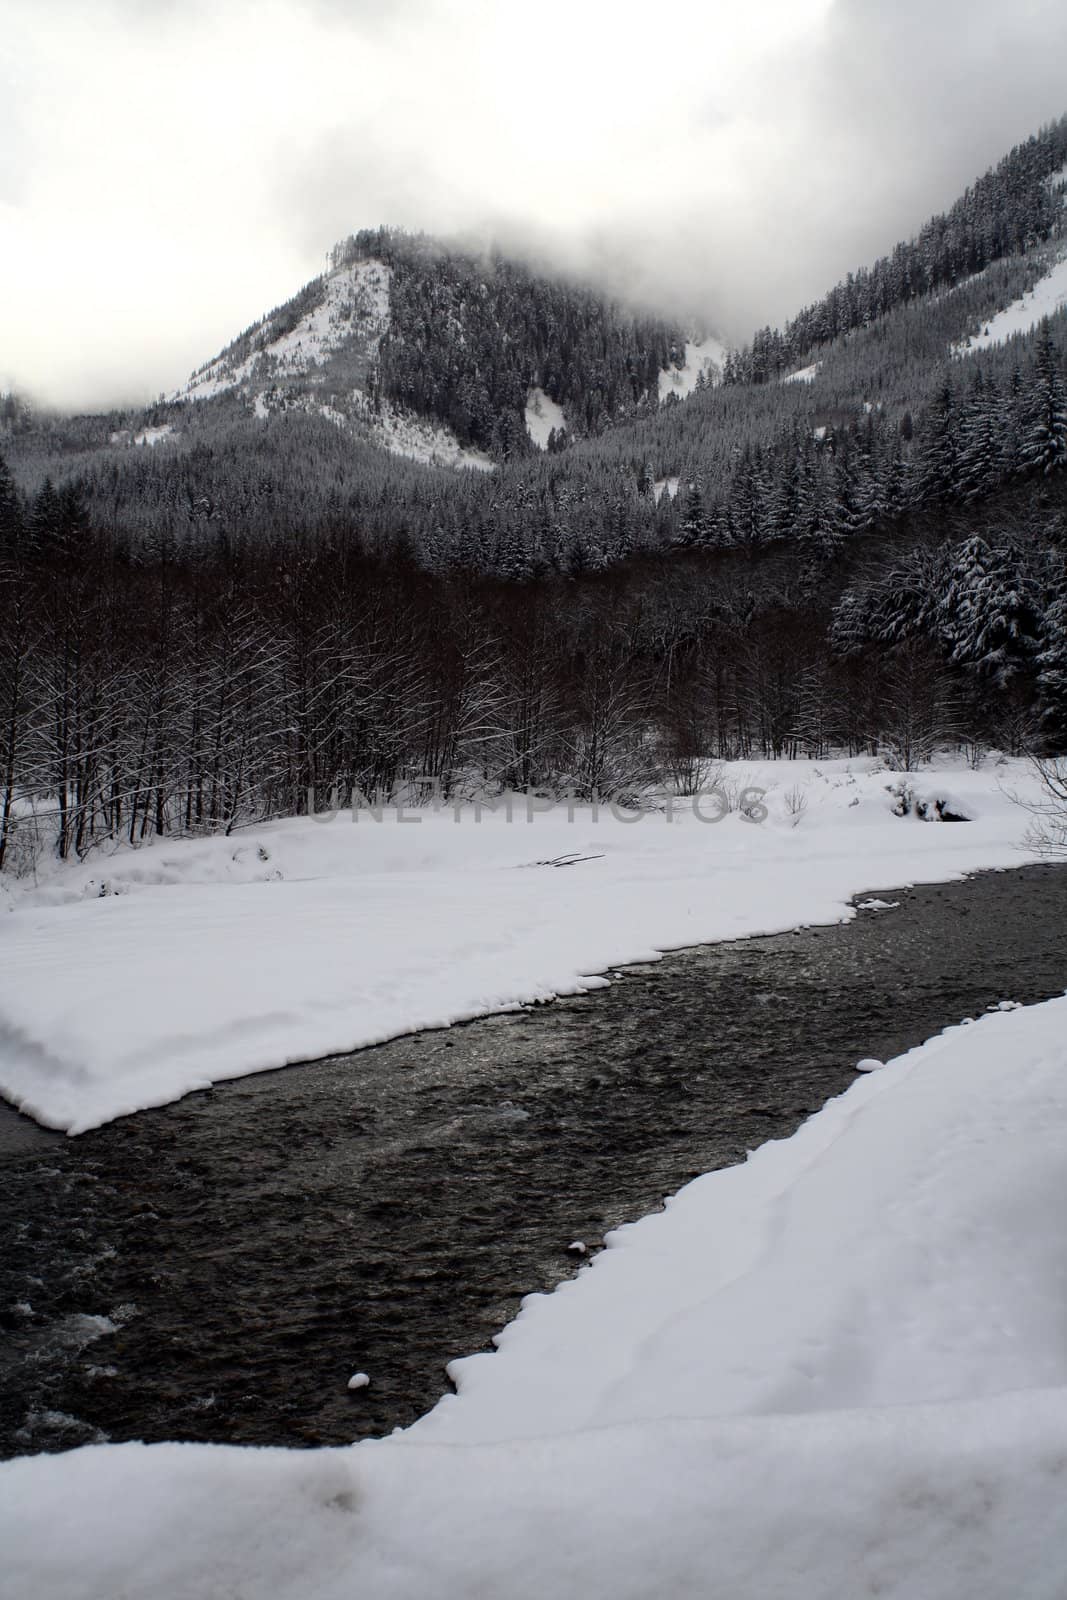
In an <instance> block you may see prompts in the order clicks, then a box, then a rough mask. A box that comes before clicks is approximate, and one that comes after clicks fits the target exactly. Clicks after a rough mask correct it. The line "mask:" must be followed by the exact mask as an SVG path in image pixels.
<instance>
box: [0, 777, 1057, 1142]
mask: <svg viewBox="0 0 1067 1600" xmlns="http://www.w3.org/2000/svg"><path fill="white" fill-rule="evenodd" d="M721 779H722V784H723V788H724V792H727V791H728V792H729V794H731V795H732V796H733V797H734V800H735V801H736V799H737V797H738V795H739V793H740V790H741V789H743V788H744V787H746V786H758V787H765V788H766V789H767V791H768V793H767V795H766V798H765V802H764V803H765V805H766V809H767V813H768V815H767V819H766V821H764V822H762V823H757V822H752V821H749V820H748V819H747V818H746V817H744V816H743V815H741V814H740V812H739V811H737V810H736V809H734V810H731V811H730V812H729V814H727V815H725V816H723V817H722V820H721V821H718V822H715V821H710V820H706V821H702V820H701V815H702V816H703V817H705V818H709V819H710V818H715V817H718V816H721V815H722V810H723V806H722V803H721V802H720V801H718V800H716V799H715V798H714V797H711V798H709V797H708V796H705V797H704V798H703V799H702V800H700V801H698V802H697V803H696V805H694V802H692V801H684V800H681V801H676V802H675V803H674V817H673V820H672V821H668V819H667V816H666V815H665V814H664V813H663V812H662V811H653V812H649V813H640V812H634V811H617V812H615V813H613V812H612V810H611V809H610V808H607V807H602V808H601V809H600V811H599V814H598V815H594V814H593V813H592V811H591V810H590V808H589V807H588V806H576V807H573V808H570V809H568V807H566V806H565V805H559V806H555V807H553V808H551V809H549V810H547V811H542V810H539V809H537V806H538V805H540V804H541V802H537V804H536V805H534V806H529V808H528V802H527V801H526V799H525V798H524V797H521V796H520V797H516V799H515V800H514V805H513V813H512V820H511V821H510V822H509V821H508V819H507V817H506V815H505V814H504V813H503V811H502V810H497V811H495V812H490V811H487V810H483V811H481V812H478V811H477V809H476V808H474V807H466V808H464V809H461V811H460V812H459V813H454V812H453V811H451V810H447V809H446V810H442V811H440V812H438V813H436V814H435V813H434V812H432V811H431V810H429V809H428V808H427V809H423V810H419V811H410V810H409V811H400V812H397V811H396V810H393V811H391V812H386V813H385V815H384V817H383V819H382V820H381V821H374V820H373V819H372V817H371V816H370V815H369V814H368V813H366V812H363V813H360V814H358V820H356V821H353V820H352V818H351V814H349V813H343V814H342V815H340V816H337V817H336V818H334V819H333V820H330V819H329V818H317V819H296V820H291V821H285V822H277V823H272V824H268V825H266V826H263V827H259V828H255V829H251V830H248V831H247V832H240V833H237V834H235V835H233V836H232V837H230V838H211V839H205V840H199V841H192V840H185V841H168V840H161V841H158V842H156V843H154V844H152V845H151V846H147V847H143V848H140V849H136V850H131V849H122V850H119V851H117V852H116V853H115V854H113V855H112V856H110V857H105V856H103V855H94V856H91V857H90V858H89V860H87V861H86V862H85V863H83V864H80V865H71V866H67V867H65V868H60V867H59V866H58V864H57V865H56V867H55V870H53V871H52V872H51V873H49V874H46V875H44V876H43V878H42V880H41V881H40V882H39V883H38V884H37V885H36V886H35V887H32V886H19V885H16V886H15V891H14V892H11V891H10V889H9V891H8V892H9V899H8V905H9V914H7V915H5V916H0V972H2V973H3V980H2V983H0V1094H2V1095H3V1096H4V1097H5V1098H7V1099H8V1100H10V1101H11V1102H12V1104H14V1105H16V1106H18V1107H19V1108H20V1109H22V1110H24V1111H26V1112H27V1113H28V1114H29V1115H31V1116H34V1117H36V1118H37V1119H38V1120H39V1121H40V1122H42V1123H44V1124H46V1125H47V1126H50V1127H55V1128H61V1129H63V1130H65V1131H66V1132H68V1133H80V1132H84V1131H85V1130H87V1129H89V1128H93V1127H97V1126H99V1125H100V1124H101V1123H104V1122H108V1121H110V1120H111V1119H113V1118H114V1117H117V1116H122V1115H125V1114H127V1113H130V1112H133V1111H136V1110H139V1109H142V1108H144V1107H147V1106H154V1105H163V1104H166V1103H167V1102H168V1101H171V1100H176V1099H179V1098H180V1097H181V1096H182V1095H184V1094H188V1093H190V1092H191V1091H193V1090H196V1089H202V1088H205V1087H207V1086H208V1085H209V1084H211V1083H214V1082H217V1081H219V1080H220V1079H224V1078H233V1077H239V1076H241V1075H243V1074H245V1073H250V1072H257V1071H261V1070H263V1069H265V1068H269V1067H282V1066H286V1065H288V1064H291V1063H294V1062H299V1061H306V1060H310V1059H314V1058H316V1057H320V1056H323V1055H327V1054H331V1053H334V1052H338V1051H345V1050H351V1049H355V1048H356V1047H358V1046H362V1045H368V1044H374V1043H378V1042H381V1041H382V1040H385V1039H388V1038H392V1037H395V1036H396V1035H398V1034H402V1033H407V1032H413V1031H415V1030H417V1029H420V1028H427V1027H443V1026H447V1025H449V1024H451V1023H454V1022H458V1021H462V1020H466V1019H469V1018H471V1017H474V1016H480V1015H484V1014H485V1013H487V1012H490V1011H496V1010H501V1009H507V1008H510V1007H514V1006H516V1005H520V1004H523V1003H529V1002H533V1001H540V1000H547V999H549V998H551V997H553V996H555V995H560V994H573V993H580V992H582V991H584V990H587V989H590V988H593V987H596V986H599V985H601V984H603V983H605V982H607V981H609V980H607V979H605V978H603V977H600V976H598V974H601V973H603V972H605V971H608V970H610V969H611V968H612V967H615V966H618V965H619V964H620V963H623V962H629V961H646V960H651V959H655V958H656V957H657V955H658V954H659V953H660V952H662V951H664V950H669V949H677V948H680V947H683V946H685V945H691V944H697V943H702V942H705V941H711V940H717V939H732V938H739V937H742V936H745V935H749V934H757V933H772V932H780V931H783V930H787V929H789V928H792V927H795V926H798V925H800V924H803V923H832V922H838V921H842V920H846V919H848V918H849V917H851V916H853V915H855V911H854V910H853V909H852V908H851V907H850V905H849V901H850V900H851V898H852V897H853V896H854V895H856V894H858V893H860V892H862V891H865V890H867V891H869V890H874V889H878V888H884V887H891V886H894V885H897V884H900V883H905V882H920V881H922V882H930V881H938V880H942V879H946V878H952V877H958V876H961V875H964V874H966V873H968V872H972V871H975V870H977V869H979V868H983V867H1008V866H1016V865H1019V864H1021V862H1023V861H1024V860H1026V859H1027V855H1026V852H1025V850H1024V849H1023V847H1022V841H1023V837H1024V835H1025V833H1026V830H1027V827H1028V825H1029V822H1030V817H1029V815H1028V813H1027V812H1026V811H1025V810H1024V809H1023V808H1021V807H1020V806H1018V805H1016V804H1014V803H1013V802H1012V800H1011V798H1010V796H1009V794H1008V793H1007V792H1006V788H1018V789H1021V790H1025V789H1027V788H1029V790H1030V791H1031V792H1035V793H1036V780H1035V779H1033V778H1032V777H1031V775H1030V774H1029V771H1028V769H1027V768H1026V767H1025V766H1024V765H1022V764H1015V765H1005V766H1000V767H997V766H989V767H987V768H986V769H984V770H982V771H979V772H977V773H975V772H970V771H969V770H968V769H966V768H961V767H958V768H951V769H947V770H944V771H939V772H935V773H926V774H922V775H919V776H917V777H914V778H913V779H912V780H910V781H912V782H913V784H914V787H915V790H916V797H917V799H922V798H924V797H926V798H930V799H933V798H935V797H936V798H941V799H943V800H945V801H947V802H948V803H949V805H950V807H951V809H952V810H953V811H954V812H957V813H960V814H962V815H964V816H967V817H970V818H972V819H973V820H971V821H970V822H968V823H963V824H944V823H933V822H920V821H919V820H917V818H916V817H915V816H914V815H911V816H907V817H898V816H895V815H894V814H893V807H894V805H895V804H896V803H897V800H896V797H895V795H893V794H891V793H890V792H889V788H888V786H889V785H891V784H899V781H900V779H899V775H896V776H894V775H893V774H891V773H888V772H886V771H885V770H884V769H883V768H880V767H878V766H877V764H876V763H874V762H873V761H868V762H862V761H861V762H853V763H849V762H826V763H812V762H781V763H752V764H743V765H740V766H735V767H733V768H724V769H723V771H722V773H721ZM697 809H699V811H700V813H701V815H698V814H697ZM457 816H458V820H457ZM527 817H529V818H530V820H526V819H527ZM573 854H577V855H580V856H585V857H589V858H591V859H587V860H583V861H580V862H578V863H576V864H575V865H572V866H567V867H554V866H552V865H548V864H546V863H551V862H554V861H557V860H559V859H560V858H562V857H566V856H570V855H573ZM884 914H891V912H886V913H884Z"/></svg>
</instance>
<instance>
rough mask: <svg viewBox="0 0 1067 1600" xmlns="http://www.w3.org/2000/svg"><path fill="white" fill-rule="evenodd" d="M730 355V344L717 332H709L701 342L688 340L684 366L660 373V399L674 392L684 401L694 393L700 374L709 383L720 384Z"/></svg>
mask: <svg viewBox="0 0 1067 1600" xmlns="http://www.w3.org/2000/svg"><path fill="white" fill-rule="evenodd" d="M728 354H729V351H728V349H727V346H726V345H724V344H723V342H722V340H721V339H716V338H715V337H714V335H709V336H708V337H707V338H706V339H702V340H700V342H699V343H694V341H693V340H691V339H689V340H687V341H686V346H685V363H684V365H683V366H681V367H668V368H667V369H666V371H664V372H661V373H660V375H659V398H660V401H661V402H662V401H664V400H666V398H667V396H668V395H671V394H676V395H677V396H678V398H679V400H684V399H685V398H686V397H687V396H688V395H691V394H692V393H693V391H694V389H695V388H696V386H697V379H698V378H699V376H700V374H701V373H703V374H704V377H705V378H706V379H707V381H708V382H709V383H718V381H719V379H720V378H721V377H722V369H723V367H724V365H725V364H726V357H727V355H728Z"/></svg>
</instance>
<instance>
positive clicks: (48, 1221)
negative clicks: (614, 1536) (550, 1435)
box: [0, 866, 1067, 1455]
mask: <svg viewBox="0 0 1067 1600" xmlns="http://www.w3.org/2000/svg"><path fill="white" fill-rule="evenodd" d="M877 892H878V891H877V890H872V893H877ZM859 898H860V899H861V900H862V899H864V898H867V896H860V897H859ZM882 898H884V899H887V900H895V901H899V902H900V904H899V907H898V908H897V909H895V910H891V911H878V912H872V911H865V912H862V913H861V915H860V916H859V918H858V919H857V921H856V922H854V923H853V924H852V925H851V926H845V927H838V928H822V929H810V930H806V931H803V932H800V933H797V934H787V935H783V936H779V937H775V938H764V939H750V940H746V941H743V942H740V943H737V944H729V945H715V946H710V947H705V948H700V949H695V950H691V951H685V952H683V953H681V954H679V955H673V956H671V957H669V958H668V959H666V960H664V961H663V962H661V963H659V964H656V965H653V966H642V967H630V968H627V969H626V970H625V973H624V974H623V975H622V976H621V977H620V978H619V980H618V981H617V982H614V983H613V984H612V987H611V988H610V989H607V990H602V991H599V992H596V993H593V994H590V995H586V996H582V997H579V998H576V999H573V1000H561V1001H557V1002H555V1003H554V1004H552V1005H550V1006H542V1007H538V1008H536V1009H533V1010H529V1011H521V1012H517V1013H513V1014H509V1015H505V1016H500V1017H494V1018H487V1019H485V1020H484V1021H481V1022H476V1023H472V1024H470V1025H468V1026H466V1027H462V1028H455V1029H452V1030H450V1031H448V1032H440V1033H426V1034H421V1035H418V1036H415V1037H412V1038H407V1039H400V1040H397V1041H394V1042H393V1043H392V1044H388V1045H383V1046H381V1047H379V1048H377V1049H373V1050H365V1051H362V1052H359V1053H358V1054H355V1055H350V1056H343V1057H336V1058H332V1059H330V1060H327V1061H322V1062H319V1063H316V1064H314V1065H311V1066H306V1067H298V1068H293V1069H290V1070H289V1071H285V1072H278V1073H269V1074H263V1075H261V1076H259V1077H255V1078H245V1079H242V1080H239V1081H238V1082H235V1083H229V1084H221V1085H219V1086H218V1087H216V1088H215V1089H214V1090H212V1091H210V1092H208V1093H205V1094H198V1095H194V1096H192V1097H190V1098H189V1099H187V1100H185V1101H183V1102H182V1103H181V1104H179V1105H176V1106H170V1107H167V1108H165V1109H163V1110H160V1111H149V1112H143V1113H141V1114H140V1115H138V1116H135V1117H130V1118H127V1119H125V1120H124V1121H122V1122H118V1123H114V1124H112V1125H111V1126H110V1127H107V1128H104V1129H101V1130H99V1131H98V1132H96V1133H90V1134H85V1135H83V1136H82V1137H81V1138H79V1139H76V1140H67V1139H63V1138H60V1137H58V1136H55V1135H52V1134H48V1133H45V1132H43V1131H41V1130H39V1129H37V1128H36V1127H35V1126H34V1125H33V1124H31V1123H28V1122H27V1121H26V1120H25V1119H24V1118H20V1117H18V1116H17V1115H15V1113H13V1112H11V1111H9V1110H8V1109H7V1108H4V1109H3V1112H2V1114H0V1218H2V1228H3V1233H2V1239H3V1244H2V1267H0V1454H4V1455H11V1454H18V1453H21V1452H26V1451H32V1450H40V1449H54V1448H63V1447H66V1446H70V1445H75V1444H80V1443H83V1442H85V1441H86V1440H89V1439H95V1438H102V1437H109V1438H111V1439H116V1440H119V1439H135V1438H143V1439H209V1440H219V1441H228V1442H240V1443H255V1444H267V1443H270V1444H287V1445H315V1444H339V1443H342V1442H346V1441H348V1440H351V1439H354V1438H358V1437H361V1436H363V1435H366V1434H372V1433H382V1432H387V1431H388V1430H389V1429H391V1428H392V1427H394V1426H398V1425H402V1424H405V1423H408V1422H411V1421H412V1420H413V1419H414V1418H415V1417H416V1416H418V1415H419V1414H420V1413H421V1412H423V1411H425V1410H426V1409H427V1408H428V1407H429V1406H430V1405H431V1404H432V1403H433V1402H434V1400H435V1399H436V1398H437V1397H438V1396H439V1395H440V1394H441V1393H442V1392H443V1390H444V1389H445V1388H446V1387H447V1380H446V1378H445V1376H444V1372H443V1367H444V1364H445V1362H446V1361H448V1360H449V1359H451V1358H452V1357H454V1356H458V1355H463V1354H468V1353H470V1352H472V1351H474V1350H477V1349H479V1348H482V1347H484V1346H485V1345H486V1344H487V1343H488V1342H489V1341H490V1339H491V1336H492V1334H493V1333H494V1331H496V1330H497V1329H498V1328H500V1326H501V1325H502V1324H503V1323H504V1322H506V1321H507V1320H508V1319H509V1318H510V1317H512V1316H513V1315H514V1313H515V1311H516V1310H517V1309H518V1304H519V1299H520V1296H521V1295H523V1294H524V1293H526V1292H528V1291H530V1290H535V1289H544V1288H547V1287H549V1286H551V1285H552V1284H553V1283H555V1282H557V1281H558V1280H559V1279H560V1278H561V1277H563V1276H565V1275H567V1274H568V1273H569V1272H571V1271H573V1270H574V1269H575V1265H576V1263H575V1258H574V1257H573V1256H570V1255H568V1253H567V1246H568V1244H570V1243H571V1242H572V1241H573V1240H576V1239H580V1240H584V1241H585V1242H586V1243H587V1244H588V1245H589V1246H590V1247H591V1248H595V1247H596V1245H597V1244H598V1243H599V1242H600V1240H601V1238H602V1236H603V1234H604V1232H605V1230H606V1229H608V1228H610V1227H613V1226H615V1225H617V1224H618V1223H620V1222H623V1221H626V1220H629V1219H632V1218H635V1217H638V1216H641V1215H642V1214H643V1213H645V1212H647V1211H649V1210H651V1209H653V1208H655V1207H656V1206H657V1205H658V1204H659V1203H660V1201H661V1200H662V1198H663V1196H664V1195H665V1194H667V1193H669V1192H671V1191H672V1190H674V1189H676V1188H677V1187H678V1186H679V1185H680V1184H682V1183H684V1182H685V1181H686V1179H687V1178H689V1177H692V1176H694V1175H696V1174H697V1173H699V1172H702V1171H706V1170H708V1169H709V1168H712V1167H716V1166H722V1165H725V1164H727V1163H729V1162H733V1161H737V1160H739V1159H741V1158H743V1156H744V1153H745V1150H746V1148H752V1147H753V1146H755V1145H758V1144H760V1143H761V1142H762V1141H763V1140H765V1139H768V1138H772V1137H780V1136H782V1135H783V1134H788V1133H789V1132H791V1131H792V1130H793V1129H794V1128H795V1127H796V1125H797V1124H798V1122H800V1121H801V1120H802V1119H803V1118H804V1117H805V1116H806V1115H807V1114H808V1113H809V1112H811V1111H813V1110H815V1109H817V1108H818V1106H820V1105H821V1104H822V1103H823V1101H824V1100H825V1099H826V1098H827V1097H828V1096H830V1095H833V1094H836V1093H838V1092H839V1091H841V1090H842V1089H844V1088H846V1087H847V1085H848V1084H849V1082H850V1081H851V1080H852V1078H853V1065H854V1063H855V1061H856V1060H857V1059H858V1058H859V1057H861V1056H865V1055H874V1056H878V1057H882V1058H885V1057H888V1056H891V1055H894V1054H896V1053H898V1052H899V1051H901V1050H903V1049H906V1048H907V1047H908V1046H910V1045H913V1044H916V1043H918V1042H919V1041H920V1040H922V1039H924V1038H926V1037H927V1036H929V1035H930V1034H931V1033H934V1032H936V1031H937V1030H938V1029H939V1028H941V1027H943V1026H945V1025H946V1024H949V1023H953V1022H957V1021H959V1019H960V1018H961V1017H963V1016H968V1015H975V1014H977V1013H978V1012H980V1011H981V1010H982V1009H983V1008H984V1007H985V1006H987V1005H988V1004H990V1003H993V1002H996V1001H998V1000H1000V999H1004V998H1010V999H1018V1000H1034V999H1039V998H1043V997H1046V996H1049V995H1052V994H1056V993H1060V992H1062V991H1063V989H1064V988H1065V987H1067V940H1065V937H1064V930H1065V929H1067V868H1063V867H1052V866H1050V867H1038V868H1027V869H1023V870H1020V871H1016V872H1008V873H995V874H988V875H984V876H981V877H978V878H975V879H972V880H970V881H969V882H967V883H963V884H955V885H947V886H937V887H927V888H918V889H906V890H893V891H890V892H885V891H883V892H882ZM94 1318H106V1319H107V1321H106V1322H96V1321H93V1320H92V1319H94ZM359 1368H362V1369H364V1370H366V1371H367V1372H368V1373H370V1375H371V1377H372V1380H373V1381H372V1384H371V1387H370V1388H369V1389H366V1390H363V1391H360V1392H358V1393H356V1394H349V1393H348V1391H347V1389H346V1382H347V1379H348V1377H349V1375H350V1374H351V1373H352V1372H353V1371H355V1370H356V1369H359Z"/></svg>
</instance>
